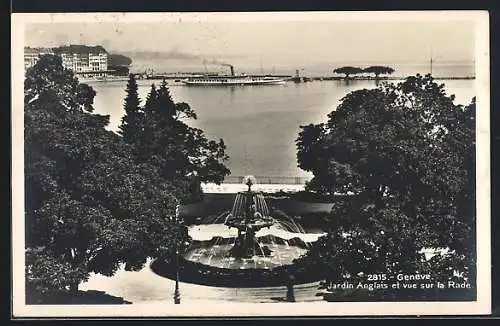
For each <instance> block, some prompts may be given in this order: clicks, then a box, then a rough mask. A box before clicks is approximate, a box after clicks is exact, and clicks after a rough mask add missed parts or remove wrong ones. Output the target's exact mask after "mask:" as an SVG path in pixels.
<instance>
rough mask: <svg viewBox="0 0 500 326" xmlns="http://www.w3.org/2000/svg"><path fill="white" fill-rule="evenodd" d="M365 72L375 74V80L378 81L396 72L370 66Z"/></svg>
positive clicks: (387, 68)
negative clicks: (385, 75)
mask: <svg viewBox="0 0 500 326" xmlns="http://www.w3.org/2000/svg"><path fill="white" fill-rule="evenodd" d="M363 71H364V72H367V73H369V74H375V78H376V79H378V78H379V76H380V75H383V74H389V75H390V74H392V73H393V72H394V69H392V68H391V67H385V66H370V67H368V68H365V69H363Z"/></svg>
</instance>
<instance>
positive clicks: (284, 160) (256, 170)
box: [89, 80, 475, 177]
mask: <svg viewBox="0 0 500 326" xmlns="http://www.w3.org/2000/svg"><path fill="white" fill-rule="evenodd" d="M153 82H154V83H156V84H159V82H160V81H152V80H139V81H138V83H139V92H140V96H141V98H142V99H143V101H144V99H145V98H146V95H147V92H148V91H149V88H150V85H151V84H152V83H153ZM439 82H442V83H444V84H445V85H446V89H447V93H448V94H455V96H456V100H455V102H456V103H457V104H464V105H466V104H469V103H470V102H471V99H472V97H473V96H475V82H474V80H446V81H439ZM89 84H90V85H91V86H92V87H93V88H94V89H95V90H96V92H97V95H96V98H95V100H94V104H95V108H96V113H100V114H109V115H110V120H111V121H110V125H109V127H108V129H110V130H117V127H118V125H119V124H120V121H121V117H122V116H123V113H124V110H123V101H124V98H125V87H126V82H125V81H113V82H93V83H89ZM372 87H375V82H374V81H356V82H350V83H349V84H346V83H345V82H342V81H313V82H310V83H302V84H294V83H286V84H285V85H274V86H270V85H268V86H246V87H187V86H181V85H178V86H174V85H172V86H170V92H171V94H172V98H173V99H174V101H176V102H187V103H189V104H190V105H191V107H192V108H193V109H194V110H195V112H196V113H197V115H198V119H197V120H196V121H194V122H193V123H191V125H193V126H195V127H198V128H201V129H203V130H204V131H205V133H206V135H207V136H208V137H209V138H212V139H219V138H223V139H224V142H225V143H226V145H227V153H228V155H229V156H230V160H229V162H228V166H229V168H230V170H231V172H232V175H246V174H253V175H258V176H281V177H283V176H284V177H309V176H310V175H309V174H308V173H307V172H305V171H302V170H300V169H299V168H298V167H297V161H296V147H295V140H296V138H297V135H298V132H299V130H300V128H299V127H300V126H301V125H306V124H309V123H319V122H324V121H326V119H327V114H328V113H330V112H331V111H333V110H334V109H335V108H336V107H337V105H338V104H339V100H340V99H341V98H342V97H343V96H345V95H346V94H347V93H349V92H351V91H353V90H356V89H360V88H372Z"/></svg>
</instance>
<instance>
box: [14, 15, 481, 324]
mask: <svg viewBox="0 0 500 326" xmlns="http://www.w3.org/2000/svg"><path fill="white" fill-rule="evenodd" d="M11 17H12V108H11V112H12V167H13V171H12V173H13V174H12V175H13V177H12V182H13V183H12V192H13V197H12V198H13V199H12V239H13V243H12V245H13V260H12V264H13V265H12V269H13V280H12V282H13V283H12V284H13V296H12V299H13V315H14V317H110V316H112V317H183V316H191V317H196V316H219V317H233V316H234V317H255V316H358V315H359V316H361V315H362V316H366V315H391V316H393V315H477V314H489V313H491V271H490V270H491V260H490V257H491V252H490V251H491V249H490V148H489V138H490V120H489V114H490V106H489V96H490V88H489V36H488V26H489V25H488V24H489V21H488V13H487V12H482V11H413V12H407V11H392V12H362V11H357V12H226V13H220V12H203V13H78V14H77V13H54V14H41V13H40V14H12V16H11Z"/></svg>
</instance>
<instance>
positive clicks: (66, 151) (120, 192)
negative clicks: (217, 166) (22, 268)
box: [24, 56, 187, 294]
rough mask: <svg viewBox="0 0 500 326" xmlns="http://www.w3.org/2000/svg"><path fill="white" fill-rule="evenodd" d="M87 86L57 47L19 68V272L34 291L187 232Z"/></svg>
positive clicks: (170, 243)
mask: <svg viewBox="0 0 500 326" xmlns="http://www.w3.org/2000/svg"><path fill="white" fill-rule="evenodd" d="M94 95H95V92H94V91H93V90H92V88H91V87H90V86H88V85H84V84H79V83H78V81H77V79H76V78H75V77H74V75H73V73H72V72H71V71H69V70H67V69H65V68H64V67H63V66H62V62H61V58H60V57H57V56H44V57H41V58H40V60H39V61H38V63H37V64H36V65H35V66H34V67H33V68H31V69H29V70H28V71H27V73H26V80H25V103H24V104H25V191H26V193H25V200H26V209H25V220H26V244H25V246H26V279H27V289H29V290H34V291H35V292H42V293H46V294H53V293H57V292H60V291H73V292H74V291H77V289H78V284H80V282H82V281H85V280H86V279H87V278H88V275H89V273H90V272H95V273H101V274H104V275H112V274H113V273H114V272H115V271H116V270H117V269H118V268H119V266H120V265H121V264H124V265H125V268H126V269H128V270H136V269H139V268H142V267H143V265H144V263H145V261H146V259H147V258H148V257H163V256H165V255H171V254H172V250H173V248H174V247H175V243H176V242H177V240H178V238H183V239H184V240H187V234H185V233H181V232H179V230H178V226H177V225H175V223H172V222H171V221H170V219H168V217H169V216H173V215H174V214H175V208H176V206H177V204H178V200H177V198H175V195H174V194H175V193H176V192H177V190H176V188H175V186H174V185H172V184H170V183H167V182H165V181H164V180H162V179H161V177H160V174H159V171H158V169H157V168H156V167H155V166H153V165H151V164H148V163H142V164H137V163H136V162H135V161H134V156H133V147H132V146H130V145H128V144H127V143H125V142H124V141H123V139H122V137H120V136H118V135H116V134H114V133H113V132H110V131H107V130H106V129H105V126H106V125H107V123H108V121H109V119H108V117H107V116H101V115H97V114H91V113H90V112H89V111H92V109H93V108H92V103H93V96H94ZM172 234H174V235H175V236H172Z"/></svg>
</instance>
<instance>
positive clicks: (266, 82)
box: [182, 79, 285, 86]
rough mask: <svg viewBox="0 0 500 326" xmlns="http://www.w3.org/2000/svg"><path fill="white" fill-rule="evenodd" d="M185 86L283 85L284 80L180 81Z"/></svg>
mask: <svg viewBox="0 0 500 326" xmlns="http://www.w3.org/2000/svg"><path fill="white" fill-rule="evenodd" d="M182 82H183V83H184V85H187V86H254V85H255V86H260V85H283V84H285V81H284V80H274V79H273V80H258V81H256V80H255V81H254V80H228V81H226V82H222V81H216V82H214V81H202V80H193V81H191V80H184V81H182Z"/></svg>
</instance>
